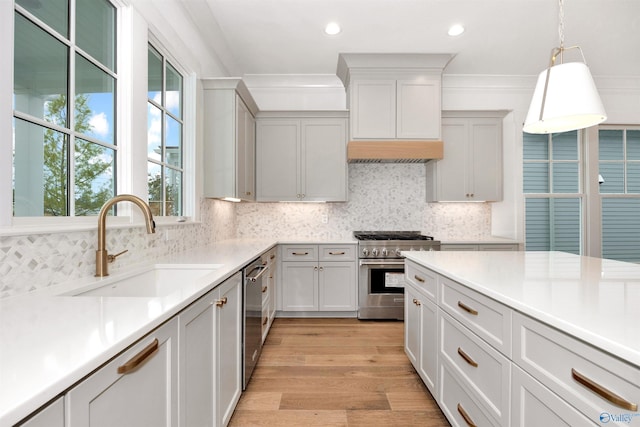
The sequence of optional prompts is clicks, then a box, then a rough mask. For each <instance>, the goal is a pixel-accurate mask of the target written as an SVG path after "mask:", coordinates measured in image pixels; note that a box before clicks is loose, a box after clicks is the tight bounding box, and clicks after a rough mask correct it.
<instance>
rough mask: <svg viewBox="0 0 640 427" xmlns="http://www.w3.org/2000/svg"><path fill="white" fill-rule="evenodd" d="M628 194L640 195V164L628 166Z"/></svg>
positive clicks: (629, 164)
mask: <svg viewBox="0 0 640 427" xmlns="http://www.w3.org/2000/svg"><path fill="white" fill-rule="evenodd" d="M627 193H633V194H640V164H639V163H636V162H634V163H628V164H627Z"/></svg>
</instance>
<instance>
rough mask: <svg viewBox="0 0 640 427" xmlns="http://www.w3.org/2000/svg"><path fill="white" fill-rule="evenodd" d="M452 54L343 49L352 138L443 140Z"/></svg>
mask: <svg viewBox="0 0 640 427" xmlns="http://www.w3.org/2000/svg"><path fill="white" fill-rule="evenodd" d="M450 59H451V55H448V54H441V55H429V54H341V55H340V57H339V59H338V77H339V78H340V79H341V80H342V82H343V83H344V85H345V88H346V89H347V99H348V102H349V109H350V112H351V114H350V117H351V122H350V125H351V140H394V139H398V140H413V139H417V140H439V139H440V136H441V134H440V120H441V98H442V96H441V92H442V89H441V85H442V84H441V76H442V69H443V68H444V66H445V65H446V64H447V62H448V61H449V60H450Z"/></svg>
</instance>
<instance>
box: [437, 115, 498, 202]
mask: <svg viewBox="0 0 640 427" xmlns="http://www.w3.org/2000/svg"><path fill="white" fill-rule="evenodd" d="M504 115H505V112H503V111H493V112H491V111H483V112H480V111H478V112H476V111H471V112H445V114H444V116H443V119H442V139H443V141H444V158H443V159H442V160H438V161H437V162H429V163H427V201H428V202H435V201H448V202H470V201H473V202H475V201H483V202H484V201H488V202H495V201H500V200H502V119H503V117H504Z"/></svg>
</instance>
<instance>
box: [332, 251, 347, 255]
mask: <svg viewBox="0 0 640 427" xmlns="http://www.w3.org/2000/svg"><path fill="white" fill-rule="evenodd" d="M344 254H346V252H344V251H342V252H329V255H344Z"/></svg>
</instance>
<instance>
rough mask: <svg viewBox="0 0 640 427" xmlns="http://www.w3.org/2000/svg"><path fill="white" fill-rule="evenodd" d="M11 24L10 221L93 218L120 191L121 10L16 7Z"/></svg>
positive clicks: (66, 2)
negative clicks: (117, 103)
mask: <svg viewBox="0 0 640 427" xmlns="http://www.w3.org/2000/svg"><path fill="white" fill-rule="evenodd" d="M69 17H74V21H73V22H71V21H70V19H69ZM14 22H15V26H14V82H13V110H14V116H13V131H14V136H13V167H12V186H13V215H14V216H17V217H30V216H83V215H95V214H97V212H98V211H99V210H100V208H101V206H102V205H103V204H104V202H105V201H106V200H108V199H109V198H110V197H112V196H113V195H114V194H115V191H116V157H117V150H118V145H117V140H116V135H117V132H116V120H115V117H116V115H115V101H116V98H117V94H116V87H117V79H118V75H117V64H116V57H117V55H116V42H117V40H116V9H115V7H114V6H113V5H112V4H111V3H110V2H109V1H107V0H83V1H77V2H76V1H74V0H48V1H38V2H34V1H29V0H16V2H15V12H14Z"/></svg>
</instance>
